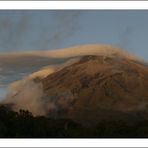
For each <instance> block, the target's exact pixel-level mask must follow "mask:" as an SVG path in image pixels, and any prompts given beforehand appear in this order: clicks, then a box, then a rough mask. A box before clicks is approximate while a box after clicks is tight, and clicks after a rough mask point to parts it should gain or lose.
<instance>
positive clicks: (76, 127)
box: [0, 106, 148, 138]
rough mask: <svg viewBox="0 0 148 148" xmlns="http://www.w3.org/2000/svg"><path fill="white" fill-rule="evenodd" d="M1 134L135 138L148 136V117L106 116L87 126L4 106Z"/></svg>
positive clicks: (27, 136) (41, 136)
mask: <svg viewBox="0 0 148 148" xmlns="http://www.w3.org/2000/svg"><path fill="white" fill-rule="evenodd" d="M0 137H1V138H80V137H82V138H85V137H88V138H89V137H90V138H105V137H106V138H112V137H113V138H114V137H115V138H129V137H131V138H133V137H148V120H137V121H136V122H132V120H129V121H127V120H126V121H125V120H118V119H116V120H112V121H108V120H102V121H100V122H99V123H98V124H97V126H95V127H91V128H90V127H89V128H88V127H84V126H82V125H81V124H79V123H76V122H74V121H72V120H70V119H51V118H47V117H43V116H38V117H34V116H33V115H32V114H31V113H30V112H28V111H25V110H20V111H19V112H14V111H12V110H11V109H10V108H9V107H6V106H0Z"/></svg>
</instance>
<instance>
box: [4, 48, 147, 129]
mask: <svg viewBox="0 0 148 148" xmlns="http://www.w3.org/2000/svg"><path fill="white" fill-rule="evenodd" d="M32 54H33V55H34V56H38V55H41V56H40V57H46V58H47V59H48V58H49V60H51V58H54V60H55V59H59V60H60V59H61V60H62V59H63V61H62V62H60V63H56V64H51V62H49V63H48V62H47V65H44V67H43V68H42V69H40V70H39V71H37V72H35V73H32V74H30V75H28V76H27V77H25V78H24V79H22V80H19V81H16V82H13V83H12V84H10V85H9V92H8V94H7V96H6V98H5V99H4V100H3V102H2V103H4V104H12V106H13V109H14V110H15V111H19V109H23V110H29V111H30V112H32V114H33V115H34V116H38V115H44V116H48V117H51V118H56V119H59V118H70V119H72V120H74V121H75V122H78V123H80V124H83V125H94V126H95V125H97V123H98V122H99V121H102V120H114V121H116V120H117V119H119V120H128V121H133V122H134V120H143V119H144V120H145V119H146V120H147V119H148V91H147V88H148V63H147V62H145V61H143V60H141V59H139V58H137V57H135V56H133V55H129V54H128V53H126V52H125V51H122V50H120V49H118V48H114V47H112V46H105V45H84V46H76V47H72V48H66V49H62V50H56V51H47V52H46V51H45V52H43V53H41V52H33V53H32ZM16 55H17V56H18V57H20V55H21V54H16ZM16 55H15V56H16ZM3 56H4V55H3ZM23 56H24V54H23ZM25 56H26V55H25ZM27 56H28V54H27ZM14 59H15V58H14ZM24 59H25V58H24ZM65 59H66V60H65ZM64 60H65V62H64ZM55 62H56V61H55ZM28 63H30V61H29V60H28ZM39 63H40V62H39ZM30 64H31V63H30ZM50 64H51V65H50ZM27 65H28V64H27ZM45 66H46V67H45ZM28 67H29V66H28Z"/></svg>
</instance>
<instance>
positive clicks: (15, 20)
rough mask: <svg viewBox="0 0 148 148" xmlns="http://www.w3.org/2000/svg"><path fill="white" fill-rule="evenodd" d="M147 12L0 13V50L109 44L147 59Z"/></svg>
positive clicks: (68, 11) (50, 11) (6, 11)
mask: <svg viewBox="0 0 148 148" xmlns="http://www.w3.org/2000/svg"><path fill="white" fill-rule="evenodd" d="M147 26H148V11H144V10H131V11H127V10H110V11H109V10H82V11H78V10H75V11H72V10H67V11H66V10H63V11H59V10H58V11H56V10H54V11H53V10H49V11H46V10H43V11H41V10H36V11H28V10H26V11H22V10H20V11H8V10H5V11H3V10H1V11H0V51H1V52H9V51H17V50H22V51H23V50H47V49H57V48H64V47H70V46H74V45H78V44H92V43H101V44H112V45H113V46H116V47H121V48H124V49H126V50H128V51H129V52H130V53H134V54H136V55H139V56H141V57H143V58H144V59H146V60H148V44H147V43H148V41H147V39H148V29H147Z"/></svg>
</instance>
